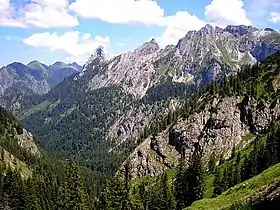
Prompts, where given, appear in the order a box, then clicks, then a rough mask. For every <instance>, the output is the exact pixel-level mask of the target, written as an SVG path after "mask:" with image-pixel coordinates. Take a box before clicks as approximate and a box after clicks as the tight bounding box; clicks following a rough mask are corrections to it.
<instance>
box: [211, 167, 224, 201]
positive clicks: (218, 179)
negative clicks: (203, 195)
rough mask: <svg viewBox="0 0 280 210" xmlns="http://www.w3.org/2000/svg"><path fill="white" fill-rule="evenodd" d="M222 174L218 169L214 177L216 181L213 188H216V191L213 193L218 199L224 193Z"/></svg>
mask: <svg viewBox="0 0 280 210" xmlns="http://www.w3.org/2000/svg"><path fill="white" fill-rule="evenodd" d="M222 179H223V176H222V172H221V170H220V169H218V170H217V171H216V173H215V177H214V181H213V185H214V186H213V187H214V191H213V197H216V196H218V195H220V194H222V192H223V183H222Z"/></svg>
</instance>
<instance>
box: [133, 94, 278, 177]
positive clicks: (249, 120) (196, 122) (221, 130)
mask: <svg viewBox="0 0 280 210" xmlns="http://www.w3.org/2000/svg"><path fill="white" fill-rule="evenodd" d="M208 98H209V97H208ZM279 117H280V105H279V103H276V104H275V106H273V107H271V103H270V104H266V105H265V107H264V108H263V109H262V110H259V109H258V108H257V104H256V102H255V101H254V100H253V99H252V98H250V97H248V96H245V97H244V98H239V97H227V98H220V97H217V96H216V97H214V98H213V99H212V100H211V101H210V102H208V103H207V104H206V106H205V109H204V110H202V111H201V112H199V113H194V114H192V115H190V116H189V117H188V118H187V119H185V120H183V119H181V120H179V121H178V122H177V123H176V125H175V126H174V127H173V128H172V129H168V130H165V131H164V132H162V133H160V134H159V135H158V136H156V137H155V138H154V140H153V141H154V142H156V144H155V145H156V147H153V146H152V142H153V141H152V140H151V138H148V139H146V140H145V141H144V142H143V143H142V144H141V145H139V146H138V147H137V148H136V150H134V152H133V153H132V155H131V156H130V157H129V161H130V162H131V164H132V168H135V169H139V170H136V171H133V173H132V174H133V177H141V176H144V175H149V176H154V175H158V174H160V173H161V172H162V171H163V170H165V169H167V168H169V167H173V166H174V165H176V164H177V162H178V159H179V158H180V157H181V156H184V157H185V158H186V159H188V157H189V156H190V155H191V154H192V152H193V150H194V147H195V145H196V144H199V145H200V147H201V148H202V149H203V157H204V158H205V159H207V158H209V157H210V155H211V154H221V152H225V151H230V150H231V148H233V146H236V145H238V144H239V143H240V141H241V139H242V138H243V137H245V136H246V135H247V134H249V133H250V132H251V133H258V132H259V131H260V130H262V129H264V128H266V126H268V125H269V123H270V122H272V121H274V120H275V119H278V118H279ZM155 148H156V149H155ZM157 151H158V152H157Z"/></svg>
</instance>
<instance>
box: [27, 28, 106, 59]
mask: <svg viewBox="0 0 280 210" xmlns="http://www.w3.org/2000/svg"><path fill="white" fill-rule="evenodd" d="M23 43H24V44H26V45H30V46H33V47H42V48H46V49H49V50H50V51H51V52H55V51H58V52H62V53H64V54H65V55H66V56H67V59H68V60H71V61H73V60H74V61H77V62H85V61H86V60H87V59H88V57H89V56H90V54H92V53H94V50H95V49H96V48H97V46H99V45H102V46H103V47H104V50H105V52H108V49H109V46H110V39H109V37H108V36H105V37H101V36H96V37H91V35H90V34H81V33H80V32H79V31H71V32H66V33H64V34H61V35H59V34H57V33H49V32H46V33H37V34H33V35H31V36H30V37H27V38H25V39H23Z"/></svg>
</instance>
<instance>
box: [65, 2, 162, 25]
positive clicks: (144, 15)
mask: <svg viewBox="0 0 280 210" xmlns="http://www.w3.org/2000/svg"><path fill="white" fill-rule="evenodd" d="M70 9H71V10H72V11H74V12H76V13H77V14H78V15H80V16H81V17H84V18H92V19H99V20H102V21H106V22H109V23H143V24H148V25H154V24H155V25H161V24H162V18H163V16H164V10H163V9H162V8H161V7H160V6H159V5H158V4H157V2H156V1H155V0H139V1H136V0H102V1H100V0H76V1H75V2H73V3H72V4H71V5H70Z"/></svg>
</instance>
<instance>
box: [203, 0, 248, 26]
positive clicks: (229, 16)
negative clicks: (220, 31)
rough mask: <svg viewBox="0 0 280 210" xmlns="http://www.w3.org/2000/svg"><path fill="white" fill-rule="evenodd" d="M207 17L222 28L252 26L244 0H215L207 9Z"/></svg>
mask: <svg viewBox="0 0 280 210" xmlns="http://www.w3.org/2000/svg"><path fill="white" fill-rule="evenodd" d="M205 17H206V19H207V20H208V21H210V22H212V23H215V24H217V25H220V26H226V25H239V24H240V25H241V24H242V25H251V21H250V20H249V19H248V17H247V14H246V11H245V10H244V2H243V0H213V1H212V2H211V3H210V4H209V5H207V6H206V7H205Z"/></svg>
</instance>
